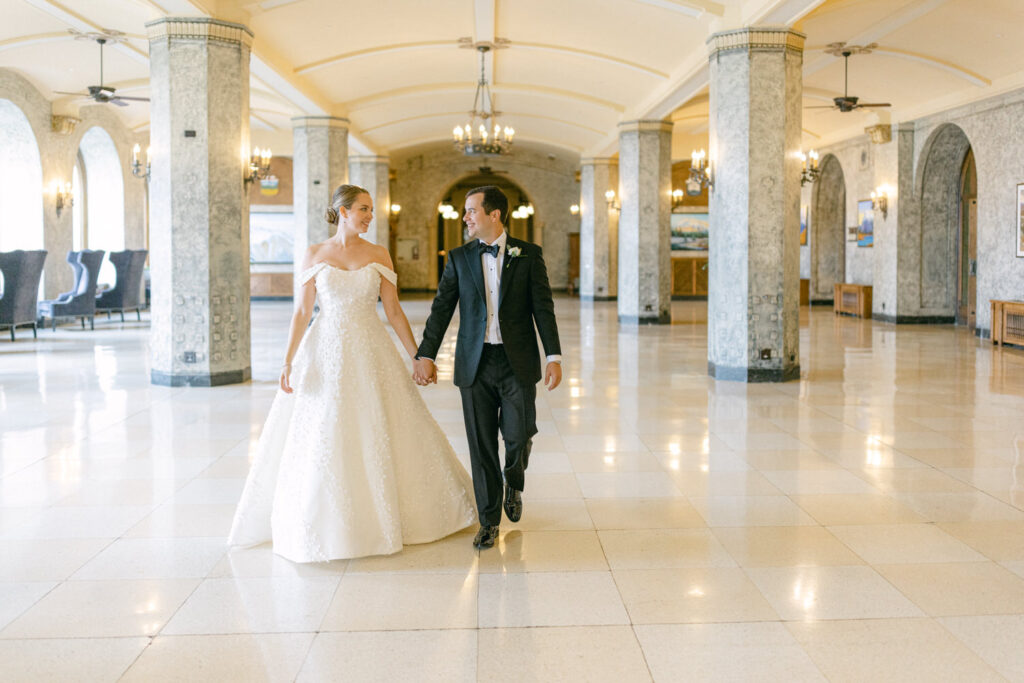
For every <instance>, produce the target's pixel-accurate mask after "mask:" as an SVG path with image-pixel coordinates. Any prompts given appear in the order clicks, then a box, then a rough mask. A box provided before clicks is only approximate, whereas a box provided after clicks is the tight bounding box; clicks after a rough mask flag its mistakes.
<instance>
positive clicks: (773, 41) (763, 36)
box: [707, 26, 807, 58]
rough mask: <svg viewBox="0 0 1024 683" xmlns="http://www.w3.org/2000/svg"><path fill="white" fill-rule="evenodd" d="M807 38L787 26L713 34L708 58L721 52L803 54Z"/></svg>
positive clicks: (761, 27)
mask: <svg viewBox="0 0 1024 683" xmlns="http://www.w3.org/2000/svg"><path fill="white" fill-rule="evenodd" d="M806 38H807V36H805V35H804V34H803V33H798V32H797V31H794V30H793V29H791V28H789V27H787V26H746V27H744V28H738V29H733V30H732V31H721V32H719V33H714V34H712V35H711V37H710V38H708V40H707V45H708V56H709V58H712V57H714V56H715V55H717V54H718V53H720V52H734V51H743V52H751V51H764V52H782V51H786V52H792V53H794V54H803V52H804V40H805V39H806Z"/></svg>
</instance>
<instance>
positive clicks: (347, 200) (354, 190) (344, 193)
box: [324, 185, 370, 225]
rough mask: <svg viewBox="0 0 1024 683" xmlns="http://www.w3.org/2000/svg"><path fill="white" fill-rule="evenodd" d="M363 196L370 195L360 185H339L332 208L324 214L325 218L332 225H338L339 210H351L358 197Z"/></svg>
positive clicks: (332, 199) (332, 200)
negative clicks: (342, 208) (343, 208)
mask: <svg viewBox="0 0 1024 683" xmlns="http://www.w3.org/2000/svg"><path fill="white" fill-rule="evenodd" d="M361 194H370V193H369V192H367V191H366V190H364V189H363V188H361V187H359V186H358V185H338V189H337V190H335V191H334V196H333V197H331V207H330V208H329V209H327V213H326V214H324V218H326V219H327V222H328V223H330V224H331V225H337V224H338V209H340V208H341V207H343V206H344V207H345V209H351V208H352V205H353V204H354V203H355V201H356V197H358V196H359V195H361Z"/></svg>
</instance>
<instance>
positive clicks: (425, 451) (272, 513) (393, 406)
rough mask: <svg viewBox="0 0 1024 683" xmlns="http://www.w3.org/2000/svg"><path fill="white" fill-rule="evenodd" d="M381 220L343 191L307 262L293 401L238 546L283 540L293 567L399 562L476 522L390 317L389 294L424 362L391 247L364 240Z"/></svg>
mask: <svg viewBox="0 0 1024 683" xmlns="http://www.w3.org/2000/svg"><path fill="white" fill-rule="evenodd" d="M372 218H373V201H372V200H371V199H370V195H369V194H368V193H367V192H366V190H364V189H362V188H360V187H356V186H354V185H342V186H340V187H339V188H338V189H337V190H335V192H334V196H333V198H332V201H331V208H330V209H328V210H327V220H328V222H330V223H332V224H335V225H337V226H338V229H337V233H336V234H335V235H334V237H331V238H330V239H328V240H327V241H325V242H322V243H320V244H315V245H313V246H312V247H310V248H309V250H308V251H307V252H306V255H305V260H304V262H303V268H304V270H303V272H302V274H301V275H300V276H299V283H300V284H299V287H300V289H299V290H298V292H297V296H296V304H295V314H294V315H293V316H292V322H291V332H290V333H289V336H288V350H287V353H286V355H285V363H284V367H283V368H282V369H281V377H280V391H278V392H277V396H276V397H275V398H274V403H273V405H272V406H271V408H270V413H269V415H268V416H267V421H266V424H265V425H264V427H263V433H262V435H261V436H260V440H259V443H258V444H257V447H256V458H255V461H254V462H253V466H252V469H251V471H250V472H249V477H248V479H247V480H246V483H245V490H244V491H243V492H242V498H241V500H240V501H239V504H238V509H237V510H236V512H235V518H234V522H233V523H232V526H231V534H230V536H229V537H228V543H229V544H230V545H246V546H248V545H255V544H259V543H264V542H266V541H271V540H272V541H273V544H274V552H275V553H277V554H278V555H281V556H282V557H285V558H287V559H289V560H292V561H294V562H325V561H328V560H335V559H344V558H353V557H362V556H365V555H384V554H390V553H394V552H397V551H399V550H401V549H402V545H403V544H406V543H427V542H429V541H434V540H437V539H439V538H442V537H444V536H447V535H449V534H452V533H454V532H456V531H458V530H460V529H463V528H465V527H466V526H469V525H470V524H471V523H473V522H474V521H475V520H476V510H475V507H474V505H473V497H472V493H471V492H472V484H471V482H470V478H469V475H468V474H467V473H466V470H465V469H464V468H463V467H462V465H461V464H460V463H459V461H458V460H457V459H456V457H455V452H454V451H453V450H452V447H451V445H450V444H449V443H448V440H447V439H446V438H445V436H444V433H443V432H442V431H441V428H440V427H439V426H438V424H437V423H436V422H435V421H434V419H433V417H432V416H431V415H430V413H429V412H428V411H427V407H426V404H425V403H424V402H423V399H422V398H421V397H420V394H419V389H418V388H417V386H416V385H415V384H414V383H413V381H412V379H411V378H410V376H409V371H408V369H407V368H406V367H405V364H404V363H403V362H402V358H401V356H400V355H399V353H398V351H397V349H396V348H395V345H394V343H393V342H392V341H391V337H390V336H389V335H388V332H387V329H386V328H385V327H384V324H383V322H382V321H381V320H380V318H379V317H378V315H377V298H378V296H379V297H380V299H381V300H382V301H383V303H384V312H385V313H386V315H387V318H388V321H389V322H390V323H391V327H392V328H393V329H394V330H395V332H396V333H397V335H398V338H399V340H400V341H401V343H402V346H403V347H404V348H405V351H406V353H407V354H408V355H409V357H410V358H413V357H415V355H416V351H417V347H416V342H415V340H414V338H413V335H412V330H411V329H410V327H409V321H408V320H407V319H406V317H405V313H403V312H402V307H401V306H400V305H399V303H398V290H397V288H396V283H397V281H398V276H397V275H396V274H395V272H394V270H393V269H392V267H391V258H390V256H389V255H388V251H387V249H386V248H385V247H381V246H376V245H374V244H371V243H370V242H367V241H365V240H363V239H362V238H361V237H360V235H362V234H363V233H365V232H366V231H367V229H368V228H369V224H370V220H371V219H372ZM317 299H319V304H320V312H319V314H318V315H317V317H316V319H315V320H314V321H313V324H312V325H309V319H310V317H311V316H312V314H313V305H314V303H315V302H316V301H317ZM307 326H308V329H307Z"/></svg>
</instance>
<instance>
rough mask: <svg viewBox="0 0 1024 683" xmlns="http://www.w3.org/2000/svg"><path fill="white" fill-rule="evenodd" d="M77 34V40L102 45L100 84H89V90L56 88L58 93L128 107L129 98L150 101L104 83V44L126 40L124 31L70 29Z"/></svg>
mask: <svg viewBox="0 0 1024 683" xmlns="http://www.w3.org/2000/svg"><path fill="white" fill-rule="evenodd" d="M69 32H70V33H72V34H73V35H74V36H75V40H94V41H96V42H97V43H99V45H100V84H99V85H90V86H88V90H89V92H64V91H61V90H56V91H54V92H56V93H57V94H58V95H78V96H79V97H89V98H91V99H92V100H94V101H96V102H97V103H99V104H108V103H109V104H114V105H117V106H118V107H127V106H128V100H131V101H134V102H149V98H148V97H123V96H121V95H117V94H115V92H116V89H115V88H112V87H110V86H109V85H103V46H104V45H106V44H107V43H119V42H121V41H122V40H124V33H122V32H120V31H112V30H110V29H103V30H102V32H98V33H97V32H90V33H81V32H79V31H75V30H74V29H72V30H71V31H69Z"/></svg>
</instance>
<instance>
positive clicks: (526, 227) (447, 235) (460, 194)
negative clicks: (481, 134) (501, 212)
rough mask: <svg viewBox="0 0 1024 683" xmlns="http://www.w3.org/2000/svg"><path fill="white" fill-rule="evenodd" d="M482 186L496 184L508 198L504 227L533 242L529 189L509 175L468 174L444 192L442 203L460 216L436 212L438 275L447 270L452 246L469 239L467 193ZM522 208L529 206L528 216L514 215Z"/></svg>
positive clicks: (511, 232)
mask: <svg viewBox="0 0 1024 683" xmlns="http://www.w3.org/2000/svg"><path fill="white" fill-rule="evenodd" d="M482 185H495V186H496V187H498V188H500V189H501V191H502V192H504V193H505V196H506V197H508V204H509V218H508V219H507V220H506V221H505V230H506V231H507V232H508V234H509V235H511V236H512V237H514V238H516V239H521V240H526V241H528V242H532V241H534V234H533V233H534V220H533V217H534V215H533V213H530V212H529V211H532V210H533V208H532V207H533V205H532V203H531V202H530V199H529V197H528V196H527V195H526V192H524V191H523V189H522V188H520V187H519V186H518V185H516V184H515V183H514V182H512V181H511V180H509V179H508V178H506V177H504V176H501V175H497V174H494V173H479V174H474V175H470V176H466V177H464V178H462V179H461V180H459V181H458V182H456V183H455V184H453V185H452V186H451V187H449V188H448V189H447V190H446V191H445V193H444V194H443V195H442V197H441V199H440V201H439V202H438V204H439V205H441V204H450V205H451V206H452V208H453V213H454V214H458V217H457V218H445V216H444V215H442V213H441V212H440V211H438V215H437V236H436V243H437V249H436V254H437V272H438V277H440V273H441V272H442V271H444V263H445V258H446V256H447V254H448V252H449V251H450V250H451V249H454V248H455V247H457V246H460V245H462V244H464V243H465V242H466V240H467V239H468V238H469V234H468V233H467V232H466V226H465V224H464V223H463V222H462V215H463V212H464V208H463V207H464V206H465V205H466V193H467V192H469V191H470V190H472V189H473V188H475V187H481V186H482ZM519 207H530V209H529V211H528V212H526V213H525V215H513V212H515V211H516V209H517V208H519Z"/></svg>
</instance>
